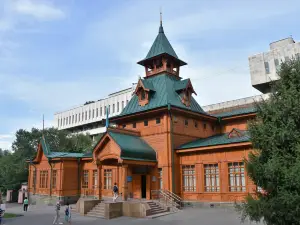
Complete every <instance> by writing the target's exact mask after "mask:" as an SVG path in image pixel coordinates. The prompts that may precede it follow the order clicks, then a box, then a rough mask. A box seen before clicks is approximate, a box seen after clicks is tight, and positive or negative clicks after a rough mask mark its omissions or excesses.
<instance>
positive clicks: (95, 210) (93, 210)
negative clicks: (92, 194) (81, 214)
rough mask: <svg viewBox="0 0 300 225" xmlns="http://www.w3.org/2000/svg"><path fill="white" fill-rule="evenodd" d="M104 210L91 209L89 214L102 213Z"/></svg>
mask: <svg viewBox="0 0 300 225" xmlns="http://www.w3.org/2000/svg"><path fill="white" fill-rule="evenodd" d="M104 211H105V210H104V209H92V210H90V212H104Z"/></svg>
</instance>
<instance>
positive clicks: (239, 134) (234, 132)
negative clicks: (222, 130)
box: [228, 128, 245, 138]
mask: <svg viewBox="0 0 300 225" xmlns="http://www.w3.org/2000/svg"><path fill="white" fill-rule="evenodd" d="M244 135H245V134H244V133H243V132H242V131H241V130H238V129H236V128H233V129H232V130H231V131H230V132H229V134H228V138H235V137H242V136H244Z"/></svg>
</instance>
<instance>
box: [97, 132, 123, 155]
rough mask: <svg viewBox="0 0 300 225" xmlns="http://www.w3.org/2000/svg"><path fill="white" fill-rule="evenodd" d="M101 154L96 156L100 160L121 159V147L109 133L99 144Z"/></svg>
mask: <svg viewBox="0 0 300 225" xmlns="http://www.w3.org/2000/svg"><path fill="white" fill-rule="evenodd" d="M98 152H99V154H98V155H97V156H96V157H97V159H99V160H100V161H102V160H105V159H119V158H120V153H121V149H120V147H119V146H118V145H117V144H116V143H115V142H114V140H112V139H111V138H110V137H109V136H108V135H107V136H106V137H105V138H104V140H103V143H102V144H101V145H100V146H99V150H98Z"/></svg>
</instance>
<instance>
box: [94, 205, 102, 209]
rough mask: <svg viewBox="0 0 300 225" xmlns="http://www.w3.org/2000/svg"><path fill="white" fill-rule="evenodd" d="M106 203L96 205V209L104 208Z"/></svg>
mask: <svg viewBox="0 0 300 225" xmlns="http://www.w3.org/2000/svg"><path fill="white" fill-rule="evenodd" d="M104 208H105V205H96V206H95V207H94V209H104Z"/></svg>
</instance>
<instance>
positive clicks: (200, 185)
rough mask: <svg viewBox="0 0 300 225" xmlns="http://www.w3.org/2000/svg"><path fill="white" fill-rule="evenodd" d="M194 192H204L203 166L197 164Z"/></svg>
mask: <svg viewBox="0 0 300 225" xmlns="http://www.w3.org/2000/svg"><path fill="white" fill-rule="evenodd" d="M195 167H196V168H195V169H196V185H197V186H196V192H197V193H201V194H203V192H204V166H203V163H202V162H201V163H197V164H196V166H195Z"/></svg>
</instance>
